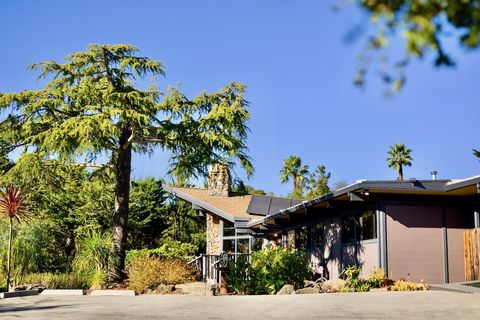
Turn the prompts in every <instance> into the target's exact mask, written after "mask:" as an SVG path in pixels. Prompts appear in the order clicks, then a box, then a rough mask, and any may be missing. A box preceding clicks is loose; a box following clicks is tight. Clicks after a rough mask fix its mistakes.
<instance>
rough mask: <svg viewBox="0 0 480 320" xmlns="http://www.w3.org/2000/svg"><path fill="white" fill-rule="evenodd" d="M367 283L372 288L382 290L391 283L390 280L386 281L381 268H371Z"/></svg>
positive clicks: (385, 275) (386, 278)
mask: <svg viewBox="0 0 480 320" xmlns="http://www.w3.org/2000/svg"><path fill="white" fill-rule="evenodd" d="M367 281H368V282H369V283H370V286H371V287H372V288H384V287H387V286H389V285H391V284H392V283H393V282H392V280H390V279H388V277H387V274H386V273H385V270H383V269H382V268H380V269H377V268H373V269H372V270H371V271H370V276H369V277H368V280H367Z"/></svg>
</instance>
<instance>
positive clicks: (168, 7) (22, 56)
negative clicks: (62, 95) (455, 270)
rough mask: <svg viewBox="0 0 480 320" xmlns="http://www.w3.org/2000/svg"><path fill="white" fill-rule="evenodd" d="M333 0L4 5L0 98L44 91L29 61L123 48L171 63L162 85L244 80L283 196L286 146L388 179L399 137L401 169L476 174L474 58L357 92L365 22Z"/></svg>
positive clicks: (267, 167)
mask: <svg viewBox="0 0 480 320" xmlns="http://www.w3.org/2000/svg"><path fill="white" fill-rule="evenodd" d="M339 2H340V1H338V0H304V1H287V0H283V1H281V0H262V1H258V0H249V1H247V0H242V1H240V0H237V1H225V0H223V1H220V0H217V1H214V0H205V1H197V0H190V1H188V0H176V1H173V0H171V1H143V0H138V1H120V0H111V1H98V0H97V1H91V0H82V1H48V0H44V1H34V0H30V1H26V0H2V1H1V2H0V30H1V43H2V50H0V70H1V72H0V92H11V91H18V90H22V89H34V88H37V87H38V86H39V84H38V83H36V82H35V75H34V74H33V73H32V72H30V71H26V69H25V67H26V66H27V65H28V64H30V63H33V62H38V61H43V60H58V61H60V60H61V59H62V58H63V57H64V56H65V55H67V54H69V53H72V52H75V51H80V50H84V49H85V48H86V46H87V44H89V43H129V44H134V45H136V46H137V47H138V48H139V49H140V50H141V53H142V54H144V55H146V56H148V57H150V58H153V59H157V60H160V61H162V62H163V63H164V64H165V65H166V72H167V77H166V79H161V80H160V85H161V87H163V88H165V86H166V85H167V84H180V86H181V89H182V90H183V91H184V92H185V93H186V94H187V95H189V96H193V95H195V94H196V93H198V92H200V91H201V90H207V91H212V90H216V89H219V88H221V87H222V86H223V85H225V84H226V83H228V82H230V81H241V82H243V83H245V84H246V85H247V86H248V88H247V99H248V100H249V102H250V107H249V111H250V112H251V121H250V123H249V126H250V128H251V131H252V132H251V134H250V137H249V140H248V146H249V148H250V155H251V156H252V158H253V159H254V166H255V175H254V177H253V179H252V180H251V181H249V182H247V183H248V184H251V185H253V186H254V187H257V188H262V189H265V190H267V191H272V192H275V193H277V194H284V195H285V194H287V193H288V192H289V191H290V189H291V186H290V184H286V185H281V184H280V182H279V170H280V168H281V165H282V160H283V159H285V158H287V157H288V156H289V155H292V154H295V155H298V156H300V157H301V158H302V160H303V161H304V162H305V163H306V164H308V165H310V167H314V166H316V165H317V164H324V165H326V167H327V169H328V170H329V171H331V173H332V182H335V181H339V180H347V181H348V182H350V183H352V182H355V180H357V179H361V178H364V179H394V178H395V177H396V175H395V172H394V171H393V170H392V169H389V168H388V167H387V165H386V161H385V159H386V157H387V156H386V152H387V150H388V147H389V146H390V145H392V144H394V143H405V144H406V145H407V147H409V148H412V149H413V158H414V161H413V166H412V167H411V168H407V169H406V172H405V175H406V177H415V178H417V179H425V178H429V173H430V171H431V170H432V169H436V170H437V171H438V172H439V178H464V177H468V176H472V175H477V174H480V162H479V161H478V160H477V159H476V158H474V156H473V155H472V151H471V149H472V148H480V139H479V128H478V124H479V119H480V99H479V98H480V87H479V75H480V54H479V52H478V51H476V52H470V53H465V52H463V51H462V50H461V49H459V48H457V47H456V46H455V45H454V42H452V45H451V46H450V47H449V49H450V50H452V52H453V55H454V58H456V59H457V62H458V65H457V67H456V68H455V69H449V70H443V69H442V70H437V69H434V68H433V67H432V64H431V59H428V58H427V59H426V60H424V61H423V62H418V63H414V64H413V65H411V66H410V67H409V69H408V71H407V75H408V83H407V85H406V87H405V89H404V90H403V91H402V92H401V93H400V94H399V95H398V96H396V97H395V98H391V99H389V98H385V97H384V96H383V94H382V93H383V89H384V87H382V86H381V84H380V82H379V80H378V79H376V78H372V79H370V80H371V81H370V83H369V84H368V86H367V88H366V89H365V90H359V89H358V88H356V87H354V86H353V85H352V78H353V76H354V73H355V69H356V66H357V64H358V61H357V60H356V57H357V54H358V53H359V52H360V48H361V46H362V44H363V42H362V40H364V38H361V39H360V40H358V41H356V42H353V43H347V42H346V41H345V37H346V35H347V34H349V31H351V30H352V29H353V28H354V27H355V26H356V25H358V24H360V25H362V24H363V25H366V24H367V23H368V19H367V17H366V16H365V14H363V13H362V12H361V11H360V10H359V9H358V8H357V7H355V6H354V5H347V6H346V7H344V8H343V9H342V10H340V11H339V12H334V11H333V10H332V5H333V4H335V3H339ZM398 53H399V52H396V54H398ZM133 168H134V171H133V175H134V177H146V176H157V177H160V176H163V174H164V173H165V171H166V168H167V155H165V154H162V153H161V152H157V153H155V154H154V155H153V156H152V157H151V158H149V157H147V156H136V157H135V158H134V163H133ZM238 174H239V176H240V177H244V173H243V172H242V171H241V170H239V172H238Z"/></svg>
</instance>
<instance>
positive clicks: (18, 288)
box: [13, 284, 27, 291]
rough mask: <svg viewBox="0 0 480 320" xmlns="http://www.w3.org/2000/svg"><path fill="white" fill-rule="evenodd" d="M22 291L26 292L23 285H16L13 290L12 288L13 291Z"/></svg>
mask: <svg viewBox="0 0 480 320" xmlns="http://www.w3.org/2000/svg"><path fill="white" fill-rule="evenodd" d="M24 290H27V286H26V285H23V284H21V285H18V286H16V287H15V288H13V291H24Z"/></svg>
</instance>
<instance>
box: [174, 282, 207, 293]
mask: <svg viewBox="0 0 480 320" xmlns="http://www.w3.org/2000/svg"><path fill="white" fill-rule="evenodd" d="M176 288H177V289H179V290H182V292H183V293H184V294H190V295H194V296H212V295H213V292H212V290H213V289H212V285H211V284H207V283H203V282H191V283H182V284H177V285H176Z"/></svg>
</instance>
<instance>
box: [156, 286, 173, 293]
mask: <svg viewBox="0 0 480 320" xmlns="http://www.w3.org/2000/svg"><path fill="white" fill-rule="evenodd" d="M173 291H175V286H174V285H171V284H159V285H158V286H157V287H156V288H155V293H157V294H171V293H172V292H173Z"/></svg>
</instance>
